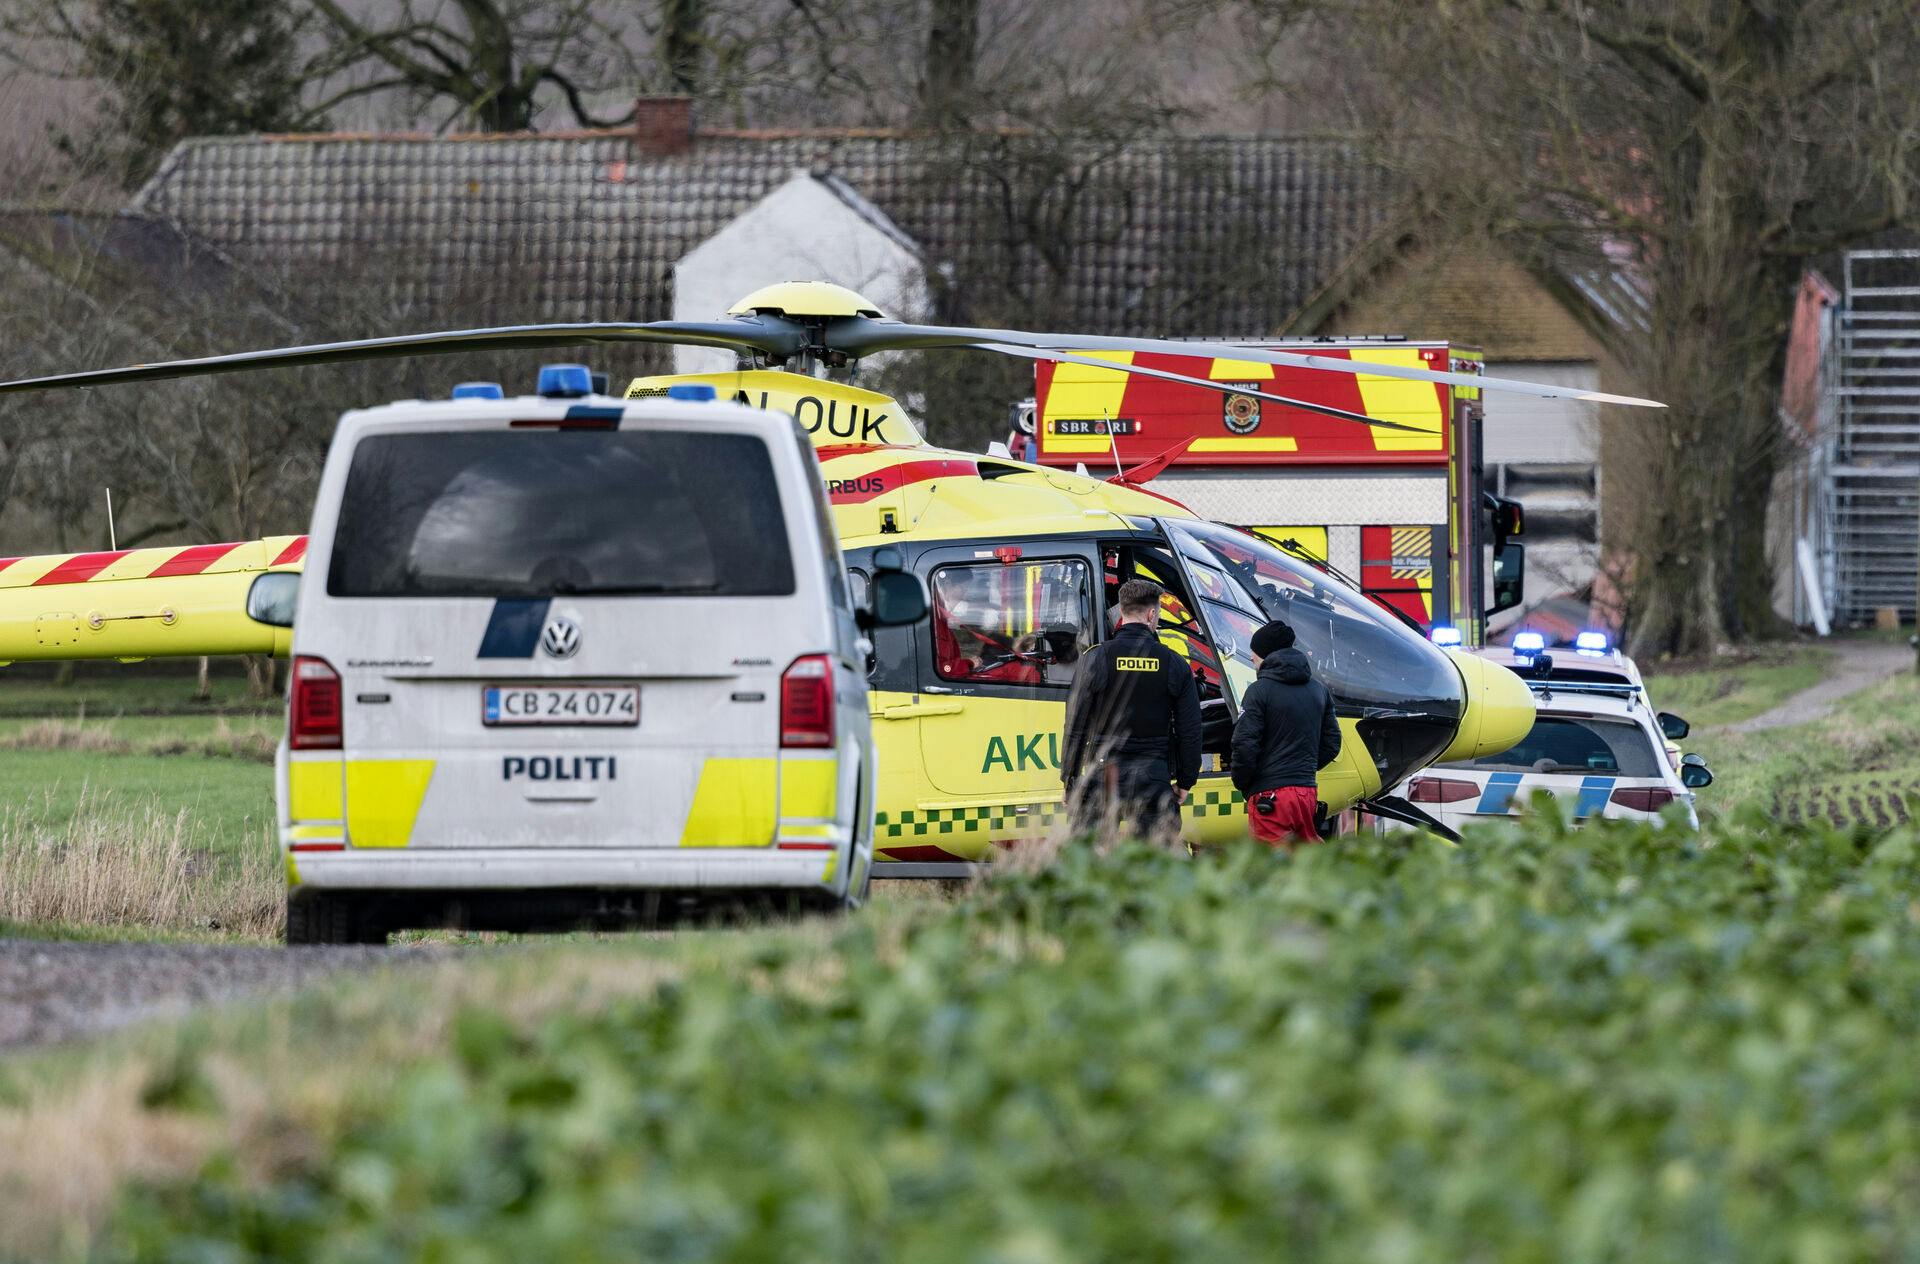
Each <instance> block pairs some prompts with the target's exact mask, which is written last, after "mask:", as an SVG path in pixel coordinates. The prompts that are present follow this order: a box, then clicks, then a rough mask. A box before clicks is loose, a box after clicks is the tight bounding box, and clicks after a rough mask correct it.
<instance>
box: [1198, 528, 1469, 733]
mask: <svg viewBox="0 0 1920 1264" xmlns="http://www.w3.org/2000/svg"><path fill="white" fill-rule="evenodd" d="M1166 526H1167V528H1168V530H1169V531H1170V532H1171V533H1172V535H1173V539H1174V542H1175V544H1176V545H1178V547H1179V548H1180V551H1181V553H1182V554H1184V555H1185V556H1186V558H1187V559H1188V562H1189V565H1190V568H1191V569H1193V570H1195V571H1196V572H1197V574H1196V582H1197V583H1198V584H1200V585H1201V587H1202V589H1203V591H1204V589H1205V588H1206V587H1207V586H1208V585H1209V584H1210V583H1211V582H1212V580H1211V579H1210V578H1209V576H1210V575H1214V574H1220V575H1224V576H1226V577H1227V578H1228V579H1229V580H1230V581H1231V582H1232V584H1233V586H1234V587H1235V588H1236V589H1238V590H1239V591H1238V592H1237V593H1236V594H1235V595H1236V598H1237V600H1236V601H1235V602H1234V603H1233V604H1234V605H1236V606H1237V607H1239V608H1240V609H1241V610H1244V611H1248V612H1253V611H1258V612H1259V614H1260V615H1261V616H1262V620H1263V621H1264V619H1283V620H1285V621H1286V622H1287V623H1288V624H1290V625H1291V626H1292V627H1293V630H1294V635H1295V638H1296V641H1295V644H1296V645H1297V646H1298V647H1299V649H1300V650H1301V651H1302V652H1304V653H1305V654H1306V656H1307V660H1308V661H1309V662H1310V663H1312V665H1313V671H1314V674H1315V675H1316V676H1318V677H1319V678H1320V680H1321V682H1322V683H1324V684H1325V685H1326V686H1327V688H1328V690H1330V691H1331V692H1332V694H1333V695H1334V700H1335V701H1336V702H1337V703H1340V704H1343V705H1346V706H1348V707H1354V706H1358V707H1361V708H1391V709H1393V710H1395V711H1402V712H1418V713H1422V714H1428V715H1435V716H1443V717H1448V718H1452V719H1458V717H1459V715H1460V712H1461V709H1462V705H1463V703H1464V700H1465V698H1464V692H1465V691H1464V686H1463V685H1462V684H1461V681H1460V673H1459V671H1458V670H1456V669H1455V668H1454V666H1453V664H1452V663H1450V662H1448V661H1447V658H1446V655H1444V654H1443V653H1441V652H1440V651H1439V650H1437V649H1435V648H1434V647H1433V646H1432V645H1430V644H1429V643H1428V642H1427V640H1426V638H1424V637H1422V636H1420V635H1419V634H1418V633H1416V632H1414V631H1413V630H1412V629H1411V628H1408V627H1406V626H1405V625H1404V624H1402V623H1400V622H1399V621H1398V620H1396V619H1394V618H1393V617H1392V616H1390V615H1388V614H1387V612H1386V611H1384V610H1382V609H1380V608H1379V607H1378V606H1377V605H1375V604H1374V603H1373V602H1372V601H1370V600H1368V599H1367V598H1366V597H1363V596H1361V595H1360V594H1359V593H1357V592H1355V591H1354V590H1353V589H1351V588H1349V587H1347V586H1346V585H1345V584H1343V583H1341V582H1340V581H1338V580H1336V579H1334V578H1333V577H1331V576H1329V575H1326V574H1324V573H1323V572H1321V571H1318V570H1315V569H1314V568H1313V567H1311V566H1309V565H1308V564H1307V563H1305V562H1302V561H1300V560H1299V559H1297V558H1294V557H1290V556H1288V555H1287V554H1285V553H1283V552H1281V551H1280V550H1279V549H1278V548H1276V547H1274V546H1273V545H1271V544H1269V543H1267V542H1266V541H1265V540H1262V539H1260V538H1258V537H1257V536H1252V535H1248V534H1247V533H1246V532H1243V531H1235V530H1234V529H1232V528H1231V527H1223V526H1220V525H1218V524H1217V523H1211V522H1188V521H1184V520H1168V521H1167V522H1166ZM1219 622H1229V621H1228V620H1219ZM1231 622H1232V623H1235V624H1244V626H1249V627H1257V626H1258V625H1257V623H1252V622H1250V621H1243V620H1232V621H1231ZM1215 632H1216V634H1219V635H1222V636H1223V639H1232V638H1233V637H1236V636H1237V635H1238V630H1237V629H1235V630H1231V631H1225V632H1223V631H1222V629H1220V628H1216V629H1215ZM1248 635H1249V636H1250V635H1251V633H1248ZM1237 648H1244V647H1237ZM1229 652H1232V650H1231V648H1230V651H1229Z"/></svg>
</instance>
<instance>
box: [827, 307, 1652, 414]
mask: <svg viewBox="0 0 1920 1264" xmlns="http://www.w3.org/2000/svg"><path fill="white" fill-rule="evenodd" d="M826 343H827V348H828V349H829V350H832V351H843V352H845V353H846V354H848V355H850V356H856V357H857V356H866V355H872V354H874V353H875V352H878V351H936V350H939V349H941V348H945V347H977V346H980V345H982V344H986V343H991V344H994V345H995V346H1003V347H1004V346H1015V347H1026V348H1028V349H1030V350H1037V351H1039V350H1058V351H1149V352H1157V353H1159V354H1161V355H1181V356H1216V355H1222V354H1225V355H1227V356H1228V357H1229V358H1231V359H1235V360H1253V361H1255V362H1257V363H1261V364H1278V365H1284V366H1287V367H1290V368H1299V369H1321V370H1325V371H1326V372H1329V373H1349V374H1353V375H1355V376H1361V375H1364V376H1368V377H1394V378H1402V379H1404V380H1406V381H1409V382H1443V383H1446V384H1447V385H1449V386H1471V387H1477V388H1479V389H1481V390H1486V391H1508V392H1512V393H1515V394H1519V395H1533V396H1537V397H1539V398H1541V399H1577V400H1584V401H1586V402H1588V403H1593V404H1623V405H1626V406H1628V407H1632V408H1665V407H1666V405H1665V404H1663V403H1661V402H1660V401H1658V400H1653V399H1640V398H1638V397H1636V396H1632V395H1609V394H1607V393H1606V392H1604V391H1585V390H1578V389H1576V388H1573V387H1566V386H1549V385H1546V384H1544V383H1541V382H1522V381H1519V380H1516V379H1514V378H1504V377H1482V376H1480V375H1479V374H1477V373H1451V372H1443V371H1441V370H1437V369H1412V368H1404V367H1402V366H1400V365H1397V364H1375V363H1373V362H1372V361H1369V360H1344V359H1340V358H1338V357H1335V356H1325V355H1313V354H1311V353H1308V352H1302V351H1274V350H1270V349H1269V348H1266V347H1259V346H1249V345H1245V344H1241V343H1193V342H1180V341H1178V340H1175V339H1170V338H1107V337H1098V336H1095V335H1091V334H1052V333H1032V332H1027V331H1023V330H1017V329H969V328H964V327H959V326H945V325H909V324H906V323H904V322H901V321H889V320H870V319H868V318H866V317H861V316H856V317H849V318H845V319H841V320H836V321H834V322H833V323H832V324H831V325H829V326H828V328H827V331H826ZM1103 363H1104V362H1103ZM1113 367H1116V368H1117V367H1120V366H1118V365H1115V366H1113Z"/></svg>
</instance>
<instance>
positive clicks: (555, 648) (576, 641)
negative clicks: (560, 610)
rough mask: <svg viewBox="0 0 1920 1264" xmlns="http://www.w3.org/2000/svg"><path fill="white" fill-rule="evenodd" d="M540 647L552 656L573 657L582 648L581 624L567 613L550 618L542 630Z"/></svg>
mask: <svg viewBox="0 0 1920 1264" xmlns="http://www.w3.org/2000/svg"><path fill="white" fill-rule="evenodd" d="M540 648H541V649H543V650H545V651H546V652H547V654H548V656H549V657H552V658H572V657H573V656H574V654H575V653H576V652H577V651H578V650H579V649H580V625H579V624H577V623H575V622H574V621H573V620H572V619H569V618H567V616H565V615H560V616H559V617H558V618H555V619H552V620H549V621H548V623H547V626H546V627H545V628H543V629H542V630H541V632H540Z"/></svg>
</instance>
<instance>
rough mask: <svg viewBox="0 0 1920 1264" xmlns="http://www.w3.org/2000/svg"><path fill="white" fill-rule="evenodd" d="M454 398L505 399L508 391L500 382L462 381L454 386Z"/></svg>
mask: <svg viewBox="0 0 1920 1264" xmlns="http://www.w3.org/2000/svg"><path fill="white" fill-rule="evenodd" d="M452 397H453V398H454V399H505V398H506V397H507V393H506V392H505V391H503V390H501V389H500V383H498V382H462V383H460V384H459V385H458V386H456V387H454V388H453V396H452Z"/></svg>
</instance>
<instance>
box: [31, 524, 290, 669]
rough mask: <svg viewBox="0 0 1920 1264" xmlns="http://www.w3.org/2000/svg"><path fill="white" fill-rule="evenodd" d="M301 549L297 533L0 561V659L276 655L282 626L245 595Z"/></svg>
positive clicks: (285, 631)
mask: <svg viewBox="0 0 1920 1264" xmlns="http://www.w3.org/2000/svg"><path fill="white" fill-rule="evenodd" d="M306 546H307V541H306V537H305V536H272V537H269V538H267V539H264V540H248V541H245V542H242V543H233V544H198V545H192V546H188V547H182V546H170V547H166V548H153V549H120V550H115V551H113V552H105V553H63V554H50V555H45V556H40V557H14V558H0V661H5V662H33V661H56V660H62V659H82V658H93V659H98V658H118V659H123V660H128V661H132V660H137V659H142V658H158V657H180V656H194V655H201V654H274V655H278V656H280V657H283V658H284V657H285V656H286V654H287V653H288V650H289V648H290V646H291V644H292V639H293V632H292V629H291V628H288V627H275V626H272V625H270V624H267V623H263V622H261V621H260V620H258V619H256V618H254V617H252V615H251V614H249V612H248V611H249V599H250V597H253V595H254V585H255V582H256V581H257V580H258V579H259V578H260V577H261V576H262V575H265V574H269V573H273V572H298V571H299V570H300V568H301V565H302V563H303V561H304V560H305V557H306ZM288 595H289V596H290V593H289V594H288ZM287 608H288V609H289V610H290V609H291V606H290V604H289V606H288V607H287Z"/></svg>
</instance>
